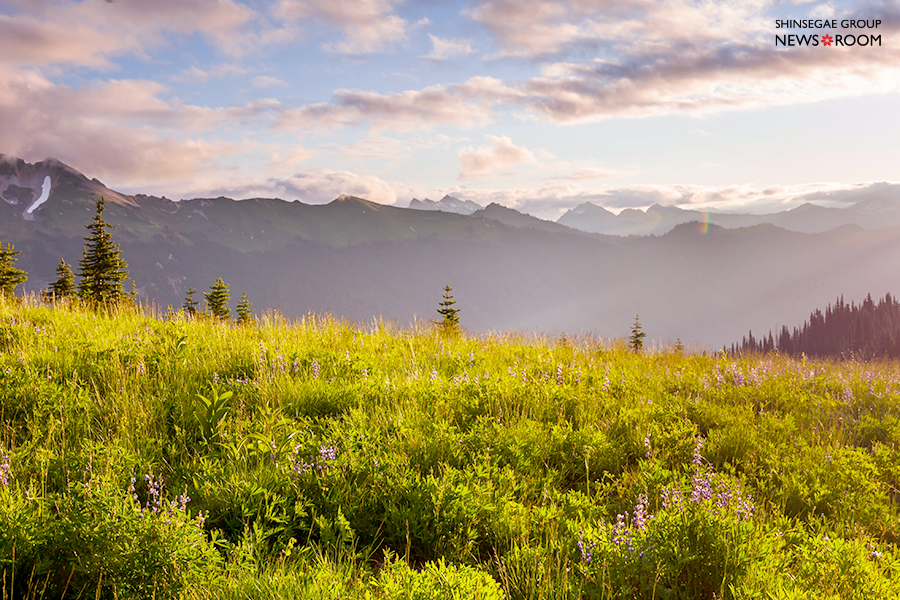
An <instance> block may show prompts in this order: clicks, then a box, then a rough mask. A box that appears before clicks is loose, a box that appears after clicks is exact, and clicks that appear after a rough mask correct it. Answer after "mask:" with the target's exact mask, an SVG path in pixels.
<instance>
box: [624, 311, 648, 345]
mask: <svg viewBox="0 0 900 600" xmlns="http://www.w3.org/2000/svg"><path fill="white" fill-rule="evenodd" d="M645 337H647V334H646V333H645V332H644V330H643V328H642V327H641V321H640V319H639V318H638V315H635V316H634V324H633V325H632V326H631V337H629V338H628V345H629V346H630V347H631V349H632V350H634V351H635V352H640V351H641V350H642V349H643V348H644V338H645Z"/></svg>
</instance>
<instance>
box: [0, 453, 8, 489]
mask: <svg viewBox="0 0 900 600" xmlns="http://www.w3.org/2000/svg"><path fill="white" fill-rule="evenodd" d="M0 485H2V486H4V487H8V486H9V455H8V454H4V455H3V456H2V457H0Z"/></svg>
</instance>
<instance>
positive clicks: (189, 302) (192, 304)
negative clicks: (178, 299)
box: [181, 288, 199, 318]
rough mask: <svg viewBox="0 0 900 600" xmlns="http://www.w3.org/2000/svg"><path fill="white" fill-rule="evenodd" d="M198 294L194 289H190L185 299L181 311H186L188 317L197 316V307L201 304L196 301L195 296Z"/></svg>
mask: <svg viewBox="0 0 900 600" xmlns="http://www.w3.org/2000/svg"><path fill="white" fill-rule="evenodd" d="M196 293H197V292H196V291H194V288H188V291H187V295H186V296H185V297H184V304H182V305H181V310H183V311H184V314H185V316H186V317H189V318H193V317H195V316H197V306H198V304H199V302H197V301H196V300H194V294H196Z"/></svg>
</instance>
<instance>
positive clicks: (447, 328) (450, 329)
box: [434, 285, 459, 334]
mask: <svg viewBox="0 0 900 600" xmlns="http://www.w3.org/2000/svg"><path fill="white" fill-rule="evenodd" d="M452 291H453V289H452V288H451V287H450V286H449V285H446V286H444V296H443V299H442V300H441V302H440V304H438V308H437V312H438V314H439V315H441V317H442V318H441V320H440V321H434V323H435V324H436V325H437V326H438V327H440V328H441V331H442V332H443V333H446V334H451V333H457V332H459V309H458V308H454V307H453V305H454V304H456V300H454V299H453V294H451V293H450V292H452Z"/></svg>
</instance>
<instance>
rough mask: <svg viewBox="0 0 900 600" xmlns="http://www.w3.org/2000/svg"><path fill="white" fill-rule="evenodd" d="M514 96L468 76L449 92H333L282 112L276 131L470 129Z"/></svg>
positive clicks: (440, 88)
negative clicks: (365, 124) (330, 96)
mask: <svg viewBox="0 0 900 600" xmlns="http://www.w3.org/2000/svg"><path fill="white" fill-rule="evenodd" d="M514 96H515V92H513V91H512V90H509V89H508V88H505V86H504V85H503V84H502V83H501V82H500V81H499V80H496V79H492V78H489V77H473V78H471V79H469V80H468V81H466V82H464V83H462V84H458V85H455V86H451V87H444V86H431V87H427V88H424V89H422V90H407V91H404V92H398V93H394V94H378V93H376V92H366V91H361V90H337V91H335V93H334V101H333V102H331V103H318V104H311V105H308V106H304V107H301V108H297V109H290V110H285V111H284V112H283V113H282V115H281V120H280V123H279V127H281V128H284V129H294V128H313V127H317V128H329V127H349V126H356V125H360V124H361V123H363V122H366V121H368V122H370V123H371V124H372V125H373V126H374V127H375V128H377V129H384V128H390V129H394V130H398V131H407V130H410V129H413V128H426V129H427V128H431V127H434V126H437V125H440V124H445V123H450V124H453V125H457V126H460V127H474V126H476V125H484V124H487V123H489V122H490V121H491V119H492V113H493V108H494V107H495V106H496V105H498V104H499V103H501V102H504V101H506V100H508V99H510V98H512V97H514Z"/></svg>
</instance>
